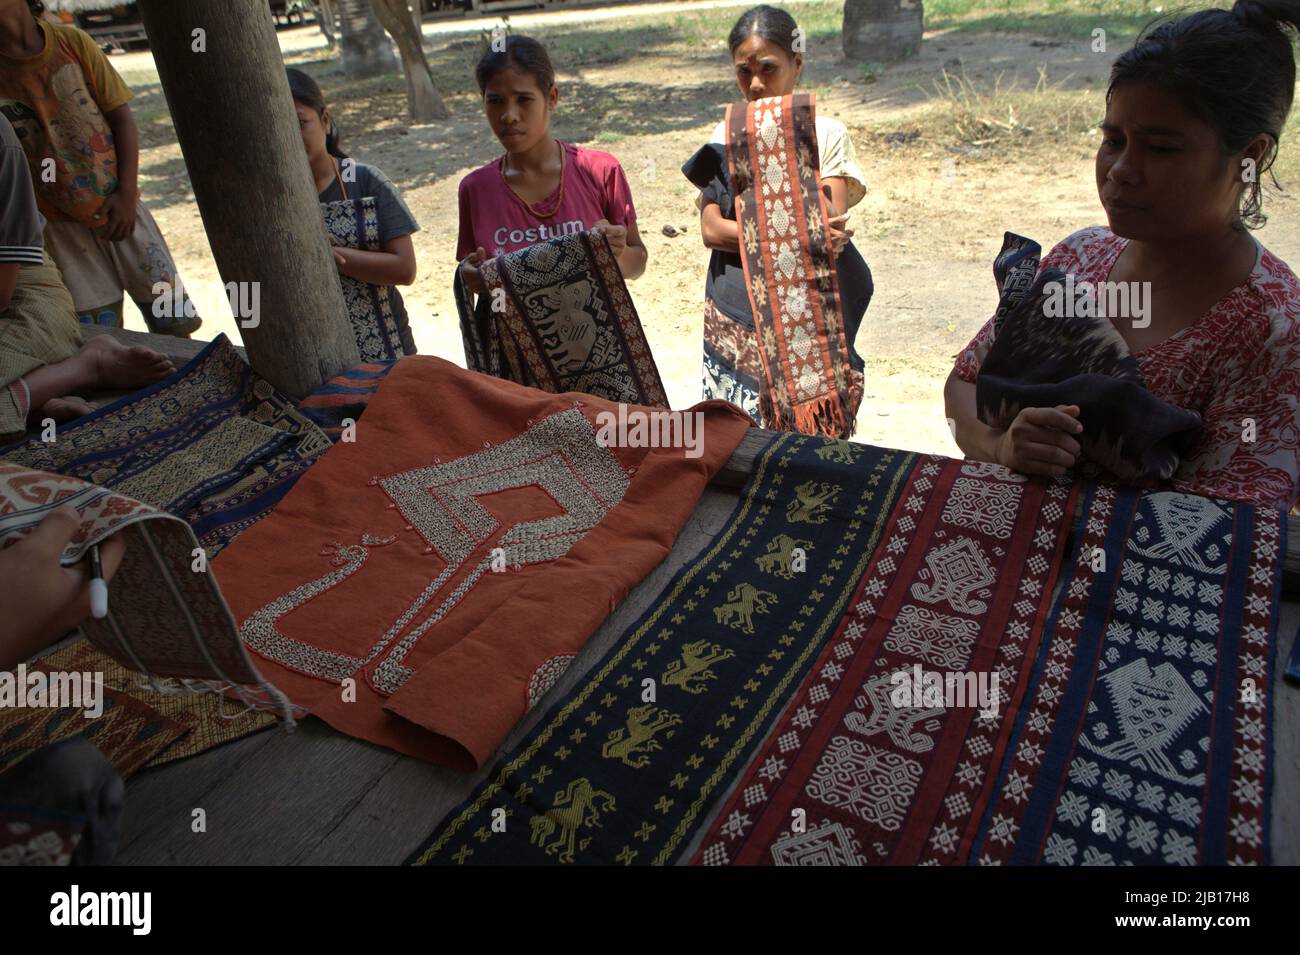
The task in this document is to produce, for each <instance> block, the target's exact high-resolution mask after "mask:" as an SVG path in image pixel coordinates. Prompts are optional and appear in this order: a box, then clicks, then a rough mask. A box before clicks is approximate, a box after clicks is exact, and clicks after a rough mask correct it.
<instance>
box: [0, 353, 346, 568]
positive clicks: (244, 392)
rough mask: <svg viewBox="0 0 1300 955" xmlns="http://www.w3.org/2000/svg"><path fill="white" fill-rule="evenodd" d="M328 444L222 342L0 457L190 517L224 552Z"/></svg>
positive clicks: (207, 543)
mask: <svg viewBox="0 0 1300 955" xmlns="http://www.w3.org/2000/svg"><path fill="white" fill-rule="evenodd" d="M329 447H330V442H329V439H328V438H326V437H325V435H324V434H322V433H321V431H320V429H319V428H317V427H316V426H315V425H314V424H312V423H311V422H310V421H309V420H308V419H307V418H306V417H305V416H304V415H303V414H301V413H300V412H299V411H297V410H296V409H295V408H294V407H293V403H292V402H291V401H290V400H289V399H288V398H285V397H284V396H283V395H281V394H280V393H279V392H277V391H276V390H275V389H274V388H273V387H272V386H271V385H270V383H268V382H266V381H264V380H263V379H261V378H259V377H258V376H257V375H255V374H254V373H253V370H252V369H251V368H249V366H248V364H247V362H245V361H244V360H243V359H242V358H241V357H239V353H238V352H237V351H235V348H234V346H233V345H231V344H230V341H229V339H227V338H226V337H225V336H224V335H222V336H218V338H217V339H216V340H215V341H213V342H212V343H211V344H210V345H208V346H207V347H206V348H204V349H203V351H201V352H200V353H199V354H198V355H196V356H195V357H194V358H193V359H192V360H191V361H190V362H189V364H187V365H186V366H185V367H184V368H181V369H180V370H178V371H177V372H176V373H175V374H173V375H171V376H169V377H168V378H165V379H164V380H162V381H160V382H158V383H157V384H154V385H150V386H149V387H148V388H144V389H142V390H140V391H137V392H136V393H135V394H132V395H129V396H127V397H125V398H122V399H120V400H118V401H115V402H113V403H112V404H109V405H106V406H104V407H103V408H100V409H98V410H97V411H95V412H93V413H92V414H88V415H85V416H84V417H81V418H78V419H76V420H75V421H72V422H69V423H67V424H63V425H59V428H58V432H57V440H55V441H52V442H45V441H42V440H41V439H40V438H39V437H34V438H31V439H29V440H27V441H24V442H20V443H18V444H14V445H10V446H9V447H6V448H0V459H3V460H5V461H9V462H11V463H14V464H21V465H23V466H25V467H28V468H31V469H32V470H38V471H52V472H55V473H57V474H66V475H70V476H72V477H77V478H80V479H82V480H83V481H86V482H88V483H90V484H96V485H99V486H101V487H105V488H109V489H111V490H114V491H118V492H120V493H121V494H123V495H125V496H127V497H132V498H135V499H136V500H138V501H143V502H144V503H146V504H149V505H151V506H153V507H155V508H159V509H161V510H167V511H170V512H171V513H173V514H175V515H176V516H178V517H181V518H184V519H185V520H186V521H187V522H189V524H190V525H191V526H192V527H193V528H194V533H195V535H196V536H197V537H198V539H199V543H201V544H202V545H203V546H204V547H205V548H206V549H207V551H208V553H209V554H210V555H211V554H215V553H216V552H217V551H219V550H220V549H221V548H222V547H224V546H225V545H226V544H227V543H229V542H230V541H231V540H233V539H234V537H235V535H237V534H238V533H239V532H240V531H242V530H243V529H244V528H246V527H249V526H251V525H252V524H254V523H256V522H257V521H258V520H259V519H261V518H262V517H263V516H265V515H266V514H267V513H268V512H269V511H270V510H271V508H272V507H274V506H275V504H276V502H277V501H279V499H280V498H281V497H283V496H284V494H285V493H286V492H287V491H288V490H289V488H290V487H292V486H293V482H294V481H296V480H297V479H298V478H299V477H300V476H301V475H302V473H303V472H304V471H305V470H306V468H307V467H308V466H309V465H310V464H311V463H312V462H313V461H314V460H316V458H317V457H319V456H320V455H321V454H323V453H324V452H325V451H326V450H327V449H328V448H329Z"/></svg>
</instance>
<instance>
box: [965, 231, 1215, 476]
mask: <svg viewBox="0 0 1300 955" xmlns="http://www.w3.org/2000/svg"><path fill="white" fill-rule="evenodd" d="M1037 250H1038V246H1037V245H1036V244H1035V243H1033V242H1031V241H1030V240H1027V239H1024V238H1023V237H1021V236H1017V235H1014V234H1013V233H1010V232H1009V233H1007V235H1006V240H1005V243H1004V245H1003V251H1002V253H1001V254H1000V255H999V257H998V262H997V263H995V265H994V274H995V276H996V277H997V278H998V280H999V288H1000V290H1001V292H1002V298H1001V300H1000V301H999V304H998V312H997V317H996V320H995V323H994V326H995V329H996V331H995V337H994V339H993V342H992V344H991V345H990V346H989V351H988V354H987V355H986V356H985V357H984V361H983V363H982V364H981V366H980V372H979V377H978V378H977V379H976V384H975V401H976V411H977V413H978V415H979V419H980V421H982V422H984V423H985V424H987V425H989V426H990V427H993V428H1006V427H1008V426H1009V425H1010V424H1011V422H1012V421H1013V420H1015V417H1016V415H1017V414H1019V413H1020V411H1021V409H1023V408H1051V407H1055V406H1057V405H1078V407H1079V412H1080V414H1079V421H1080V423H1081V424H1082V425H1083V432H1082V434H1080V435H1079V436H1078V440H1079V444H1080V446H1081V447H1082V449H1083V456H1084V457H1085V458H1086V459H1088V460H1090V461H1092V462H1094V463H1096V464H1097V465H1099V466H1100V467H1101V468H1103V469H1104V470H1105V471H1107V472H1109V473H1110V474H1111V475H1113V476H1114V477H1116V478H1118V479H1119V480H1121V481H1123V482H1125V483H1128V484H1138V485H1141V484H1155V483H1158V482H1160V481H1167V480H1169V479H1170V478H1171V477H1173V475H1174V472H1175V471H1177V470H1178V464H1179V461H1180V460H1181V459H1182V457H1183V456H1184V455H1185V454H1186V453H1187V452H1188V451H1189V450H1190V449H1191V447H1192V445H1193V444H1194V443H1195V441H1196V438H1197V435H1198V434H1199V432H1200V429H1201V417H1200V415H1198V414H1197V413H1196V412H1194V411H1188V410H1185V409H1183V408H1179V407H1177V406H1176V405H1172V404H1170V403H1169V402H1167V401H1162V400H1161V399H1159V398H1157V397H1156V396H1155V395H1153V394H1152V393H1151V392H1150V391H1148V390H1147V388H1146V383H1145V382H1144V381H1143V379H1142V372H1141V370H1140V369H1139V367H1138V363H1137V359H1136V358H1135V357H1133V355H1132V354H1131V353H1130V352H1129V348H1128V343H1127V342H1125V341H1124V338H1123V336H1121V335H1120V333H1119V331H1118V330H1117V329H1116V328H1115V326H1114V325H1112V324H1111V322H1110V319H1109V318H1106V317H1105V316H1101V315H1095V314H1077V312H1076V314H1073V315H1071V314H1068V313H1069V312H1071V311H1076V310H1074V309H1066V310H1065V311H1066V312H1067V314H1066V315H1063V316H1061V317H1050V316H1048V315H1047V314H1046V313H1045V311H1044V306H1045V303H1046V300H1047V299H1048V297H1049V293H1050V292H1051V288H1050V283H1057V282H1059V283H1062V284H1064V283H1065V282H1066V274H1065V273H1064V272H1061V271H1059V270H1057V269H1044V270H1042V271H1041V272H1038V273H1037V277H1036V278H1035V279H1034V280H1033V282H1032V284H1030V285H1028V287H1026V282H1025V279H1026V276H1027V275H1028V274H1030V270H1031V269H1033V268H1036V266H1037ZM1081 311H1085V312H1086V311H1088V310H1086V309H1084V310H1081Z"/></svg>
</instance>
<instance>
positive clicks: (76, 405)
mask: <svg viewBox="0 0 1300 955" xmlns="http://www.w3.org/2000/svg"><path fill="white" fill-rule="evenodd" d="M94 410H95V409H94V408H92V407H91V406H90V402H88V401H86V400H85V399H84V398H78V397H77V396H76V395H68V396H67V397H66V398H51V399H50V400H49V401H47V402H45V404H43V405H41V407H40V410H39V411H37V412H36V418H37V419H38V420H40V421H44V420H45V419H46V418H53V419H54V421H55V423H56V424H62V423H63V422H65V421H71V420H72V419H73V418H80V417H81V416H82V415H87V414H90V413H91V412H92V411H94Z"/></svg>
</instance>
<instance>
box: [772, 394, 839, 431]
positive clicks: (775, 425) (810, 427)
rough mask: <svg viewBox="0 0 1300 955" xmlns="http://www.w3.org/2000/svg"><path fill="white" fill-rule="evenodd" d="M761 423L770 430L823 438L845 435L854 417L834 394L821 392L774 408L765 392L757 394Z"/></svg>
mask: <svg viewBox="0 0 1300 955" xmlns="http://www.w3.org/2000/svg"><path fill="white" fill-rule="evenodd" d="M759 403H760V404H761V405H762V411H763V422H764V424H765V425H766V426H767V427H769V428H771V429H772V430H774V431H796V432H798V433H799V434H820V435H823V436H824V437H827V438H841V439H843V438H849V437H852V435H853V432H854V431H855V430H856V425H857V421H856V419H855V418H854V417H853V416H850V415H849V413H848V410H847V406H846V405H845V403H844V402H843V401H841V400H840V399H839V398H838V397H836V396H835V395H824V396H823V397H821V398H816V399H814V400H813V401H805V402H803V403H802V404H798V405H794V406H793V407H785V408H781V409H778V408H776V406H775V405H774V403H773V402H772V400H771V398H770V396H769V395H768V394H764V395H762V396H761V398H760V402H759Z"/></svg>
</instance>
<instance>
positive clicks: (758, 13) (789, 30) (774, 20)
mask: <svg viewBox="0 0 1300 955" xmlns="http://www.w3.org/2000/svg"><path fill="white" fill-rule="evenodd" d="M755 33H757V34H758V35H759V36H761V37H762V38H763V39H764V40H766V41H767V42H768V43H775V44H776V45H777V46H779V47H780V48H781V49H783V50H785V52H786V53H787V54H789V55H790V57H791V59H793V58H794V55H795V48H794V46H795V38H796V37H797V36H798V35H799V25H798V24H797V23H795V22H794V17H792V16H790V14H788V13H786V12H785V11H784V10H781V9H779V8H777V7H773V6H769V5H768V4H766V3H762V4H759V5H758V6H756V7H752V8H751V9H749V10H746V11H745V12H744V13H742V14H741V15H740V19H739V20H737V21H736V25H735V26H734V27H732V28H731V35H730V36H728V37H727V49H728V50H730V51H731V52H732V54H733V55H734V54H735V52H736V47H738V46H740V44H742V43H744V42H745V41H746V40H748V39H749V38H750V37H751V36H753V35H754V34H755Z"/></svg>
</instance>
